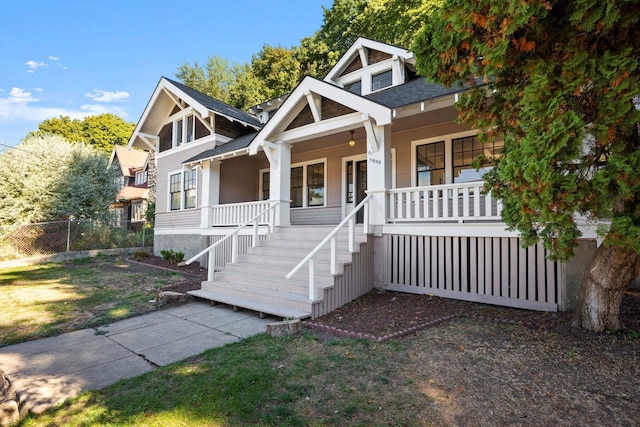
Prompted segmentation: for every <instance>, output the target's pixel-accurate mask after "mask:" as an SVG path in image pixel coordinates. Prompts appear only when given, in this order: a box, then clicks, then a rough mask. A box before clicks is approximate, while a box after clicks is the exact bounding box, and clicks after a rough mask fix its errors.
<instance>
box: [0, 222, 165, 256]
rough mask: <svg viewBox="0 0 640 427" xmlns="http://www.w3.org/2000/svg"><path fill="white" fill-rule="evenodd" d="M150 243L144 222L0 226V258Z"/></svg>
mask: <svg viewBox="0 0 640 427" xmlns="http://www.w3.org/2000/svg"><path fill="white" fill-rule="evenodd" d="M152 243H153V229H152V228H150V227H148V226H147V224H146V222H129V221H119V222H118V223H117V224H114V223H113V222H110V221H99V220H66V221H53V222H41V223H35V224H26V225H19V226H5V227H0V261H8V260H14V259H20V258H31V257H35V256H40V255H51V254H56V253H61V252H72V251H85V250H92V249H117V248H132V247H138V246H142V247H143V246H147V245H151V244H152Z"/></svg>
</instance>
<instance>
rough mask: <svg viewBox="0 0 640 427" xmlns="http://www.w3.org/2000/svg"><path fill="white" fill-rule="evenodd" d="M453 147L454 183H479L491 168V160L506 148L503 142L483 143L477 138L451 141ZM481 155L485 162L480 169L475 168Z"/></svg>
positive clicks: (471, 137)
mask: <svg viewBox="0 0 640 427" xmlns="http://www.w3.org/2000/svg"><path fill="white" fill-rule="evenodd" d="M451 145H452V146H453V182H468V181H478V180H480V179H482V175H484V174H485V173H486V172H487V171H488V170H489V168H490V166H489V160H490V159H492V158H494V157H496V156H498V155H499V153H500V150H501V149H502V147H503V146H504V142H503V141H491V142H486V143H482V142H480V141H478V138H476V136H466V137H463V138H455V139H453V140H451ZM480 155H482V156H484V161H483V163H482V165H481V167H480V169H478V170H476V169H475V168H474V167H473V165H472V164H473V161H474V160H475V159H477V158H478V157H479V156H480Z"/></svg>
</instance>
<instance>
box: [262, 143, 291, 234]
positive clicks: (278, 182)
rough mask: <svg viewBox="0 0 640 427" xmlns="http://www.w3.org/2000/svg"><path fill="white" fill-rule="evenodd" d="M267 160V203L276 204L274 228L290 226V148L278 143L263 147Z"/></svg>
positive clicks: (287, 145)
mask: <svg viewBox="0 0 640 427" xmlns="http://www.w3.org/2000/svg"><path fill="white" fill-rule="evenodd" d="M264 151H265V154H266V155H267V158H268V159H269V172H270V174H269V186H270V194H269V201H271V202H276V203H277V204H278V206H277V207H276V209H275V210H276V212H275V216H276V220H275V226H276V227H282V226H284V227H286V226H289V225H291V220H290V215H289V208H290V206H291V203H290V200H291V146H290V145H289V144H286V143H283V142H278V143H276V144H273V143H267V144H265V146H264Z"/></svg>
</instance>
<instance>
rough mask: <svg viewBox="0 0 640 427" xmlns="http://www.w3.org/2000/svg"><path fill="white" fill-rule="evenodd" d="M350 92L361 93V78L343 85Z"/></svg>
mask: <svg viewBox="0 0 640 427" xmlns="http://www.w3.org/2000/svg"><path fill="white" fill-rule="evenodd" d="M344 88H345V89H346V90H348V91H349V92H351V93H355V94H356V95H362V80H358V81H357V82H353V83H350V84H348V85H346V86H345V87H344Z"/></svg>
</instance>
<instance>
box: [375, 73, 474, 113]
mask: <svg viewBox="0 0 640 427" xmlns="http://www.w3.org/2000/svg"><path fill="white" fill-rule="evenodd" d="M465 89H466V87H465V88H462V87H459V86H457V87H454V86H452V87H445V86H442V85H440V84H437V83H430V82H428V81H426V80H425V79H424V78H422V77H418V78H415V79H413V80H409V81H408V82H406V83H404V84H402V85H399V86H393V87H390V88H388V89H384V90H381V91H378V92H374V93H371V94H369V95H365V98H367V99H370V100H372V101H375V102H377V103H379V104H382V105H384V106H386V107H388V108H400V107H404V106H406V105H411V104H415V103H416V102H421V101H428V100H430V99H434V98H438V97H441V96H444V95H451V94H454V93H457V92H461V91H463V90H465Z"/></svg>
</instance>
